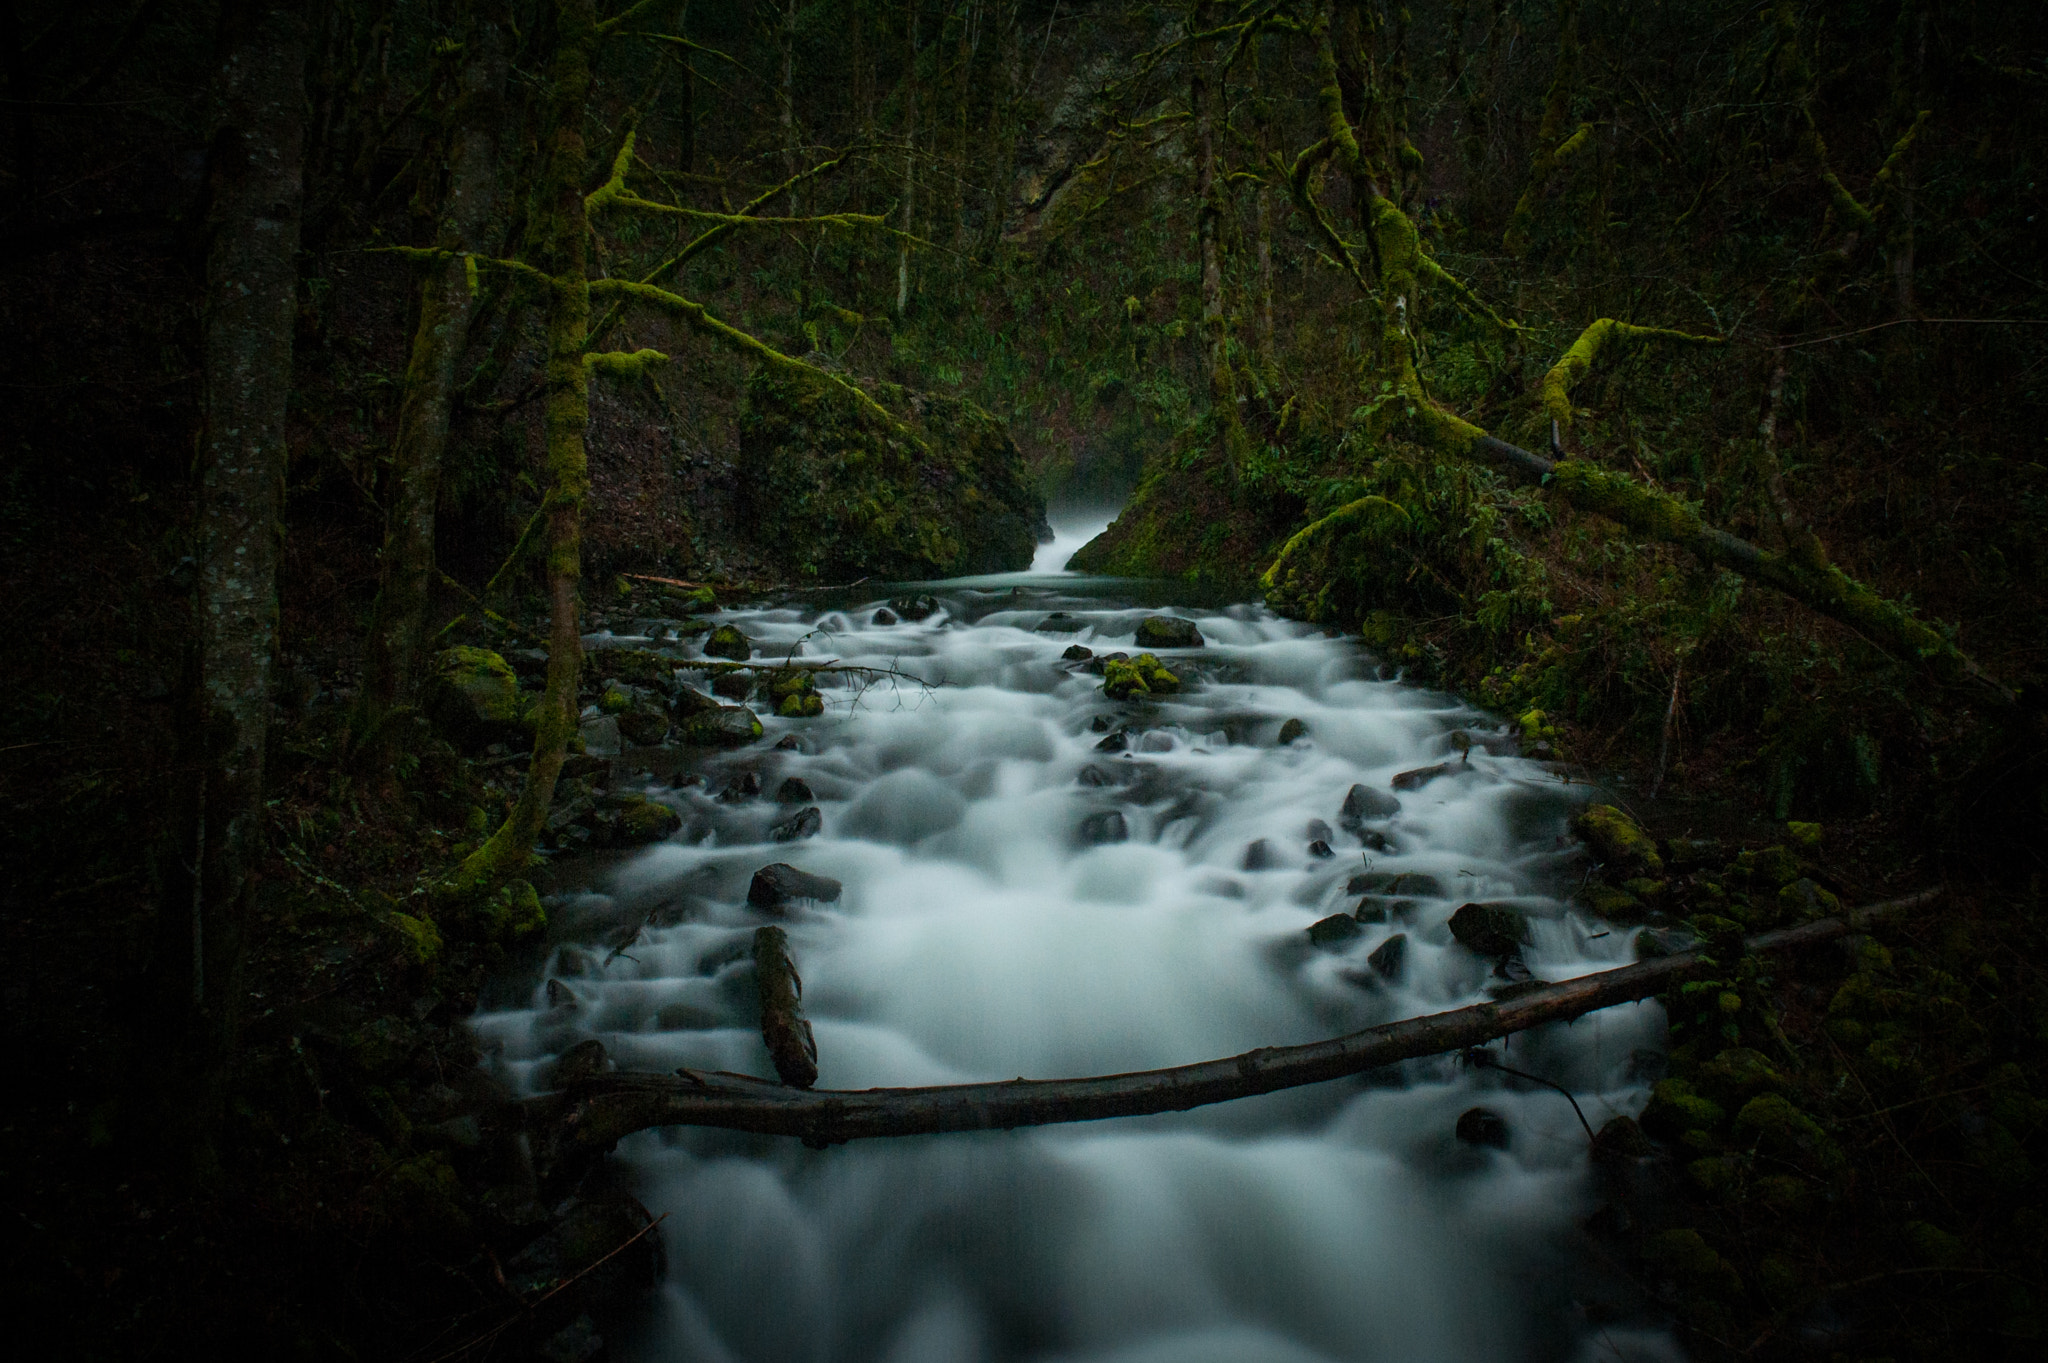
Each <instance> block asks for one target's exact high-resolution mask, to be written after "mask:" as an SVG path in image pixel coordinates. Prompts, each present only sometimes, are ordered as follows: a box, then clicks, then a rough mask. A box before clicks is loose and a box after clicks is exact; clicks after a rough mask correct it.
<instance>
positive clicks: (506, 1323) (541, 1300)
mask: <svg viewBox="0 0 2048 1363" xmlns="http://www.w3.org/2000/svg"><path fill="white" fill-rule="evenodd" d="M666 1220H668V1213H667V1212H663V1213H662V1214H661V1215H660V1216H657V1217H655V1218H654V1219H653V1220H652V1221H649V1222H648V1223H647V1224H646V1225H644V1226H642V1227H641V1228H640V1229H639V1230H636V1231H634V1232H633V1233H632V1234H631V1235H629V1236H627V1237H626V1238H625V1239H624V1240H621V1241H620V1242H619V1243H618V1245H617V1246H616V1247H615V1248H614V1249H612V1251H611V1252H610V1253H608V1254H606V1255H605V1256H604V1257H603V1258H602V1259H598V1260H596V1261H595V1262H593V1263H591V1264H588V1265H586V1266H585V1267H584V1268H582V1269H580V1270H579V1271H577V1272H576V1273H575V1274H574V1275H573V1276H571V1277H568V1278H564V1279H563V1280H562V1281H561V1282H558V1283H556V1284H555V1285H554V1286H553V1287H551V1288H549V1289H548V1290H547V1292H545V1293H544V1294H542V1295H541V1296H538V1297H535V1298H534V1299H533V1300H532V1301H522V1302H521V1303H520V1305H519V1309H518V1310H517V1311H515V1312H514V1313H513V1314H512V1315H510V1316H507V1317H506V1318H505V1319H504V1320H501V1321H499V1322H498V1323H497V1324H496V1325H493V1326H492V1327H491V1328H490V1329H488V1330H486V1331H484V1332H483V1333H482V1334H480V1335H478V1336H477V1337H476V1338H475V1339H472V1340H470V1341H469V1342H468V1343H467V1344H458V1345H456V1346H455V1347H454V1348H452V1349H450V1350H449V1351H448V1352H447V1353H444V1354H440V1355H438V1356H437V1357H435V1358H434V1359H433V1360H432V1363H447V1360H449V1359H451V1358H454V1357H456V1356H457V1355H458V1354H466V1353H468V1352H469V1351H470V1350H472V1349H476V1348H479V1347H481V1346H483V1345H486V1344H489V1343H490V1342H491V1341H492V1340H494V1339H496V1338H497V1337H498V1336H499V1335H502V1334H504V1333H505V1331H507V1330H509V1329H511V1328H512V1325H513V1323H514V1322H515V1321H517V1320H518V1319H519V1318H520V1317H521V1316H524V1315H528V1314H531V1313H532V1311H533V1310H534V1309H535V1308H536V1307H539V1306H542V1305H545V1304H546V1303H547V1302H548V1300H549V1299H550V1298H552V1297H554V1296H555V1295H556V1294H557V1293H560V1292H564V1291H567V1290H568V1289H569V1288H571V1287H574V1286H575V1285H576V1284H577V1283H579V1282H581V1281H582V1280H583V1279H584V1278H586V1277H588V1276H589V1275H590V1274H592V1273H595V1272H596V1271H597V1270H598V1269H600V1268H603V1267H604V1266H605V1264H607V1263H609V1262H610V1261H611V1260H612V1259H613V1258H615V1257H616V1256H618V1255H620V1254H622V1253H624V1252H625V1251H626V1250H627V1249H628V1248H630V1247H631V1246H632V1244H633V1243H634V1242H635V1241H636V1240H639V1239H640V1238H641V1237H642V1236H644V1235H646V1234H647V1232H649V1231H651V1230H653V1229H654V1228H655V1227H656V1226H658V1225H660V1224H661V1223H662V1222H664V1221H666ZM491 1266H492V1268H494V1269H495V1268H496V1267H497V1260H496V1258H495V1257H494V1258H493V1259H492V1263H491ZM498 1281H499V1282H501V1283H502V1282H504V1281H505V1279H504V1276H503V1275H502V1274H500V1275H499V1278H498Z"/></svg>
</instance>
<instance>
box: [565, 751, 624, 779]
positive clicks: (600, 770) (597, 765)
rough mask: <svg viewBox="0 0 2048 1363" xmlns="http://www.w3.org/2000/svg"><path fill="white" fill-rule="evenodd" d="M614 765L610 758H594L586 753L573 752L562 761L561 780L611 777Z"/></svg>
mask: <svg viewBox="0 0 2048 1363" xmlns="http://www.w3.org/2000/svg"><path fill="white" fill-rule="evenodd" d="M611 769H612V764H611V759H610V758H608V757H593V756H591V755H590V754H589V753H585V752H572V753H570V754H569V755H568V756H567V757H565V758H563V759H562V770H561V771H560V772H559V773H558V776H559V778H560V779H561V780H564V781H576V780H581V779H584V778H587V777H592V776H609V775H610V773H611Z"/></svg>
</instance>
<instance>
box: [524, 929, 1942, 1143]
mask: <svg viewBox="0 0 2048 1363" xmlns="http://www.w3.org/2000/svg"><path fill="white" fill-rule="evenodd" d="M1940 894H1941V891H1940V890H1938V889H1934V890H1924V891H1922V892H1920V893H1918V894H1913V895H1908V896H1906V897H1905V898H1903V899H1893V900H1889V901H1886V902H1884V903H1881V904H1873V905H1870V906H1869V907H1867V908H1863V909H1858V910H1855V911H1853V912H1851V913H1848V914H1844V915H1842V916H1841V917H1838V918H1823V919H1819V920H1817V921H1815V922H1811V923H1804V924H1801V925H1800V926H1798V927H1795V928H1785V929H1781V930H1779V931H1777V932H1766V933H1761V934H1759V935H1757V936H1754V937H1751V938H1749V939H1748V940H1747V941H1746V942H1745V944H1744V949H1745V950H1746V951H1748V952H1751V953H1759V954H1760V953H1769V952H1784V951H1793V950H1797V949H1799V948H1802V947H1809V946H1814V945H1817V944H1819V943H1822V942H1827V941H1830V940H1833V939H1834V938H1837V937H1843V936H1847V935H1848V934H1850V933H1853V932H1860V931H1862V930H1863V929H1865V928H1867V927H1869V926H1870V925H1871V924H1872V923H1873V922H1875V921H1876V920H1877V919H1878V918H1879V917H1881V916H1883V915H1885V914H1888V913H1895V912H1899V911H1901V910H1904V909H1909V908H1916V907H1918V906H1920V905H1922V904H1926V903H1929V902H1930V901H1932V900H1934V899H1935V898H1937V897H1938V896H1939V895H1940ZM1715 966H1716V963H1715V961H1714V960H1713V958H1712V957H1710V956H1709V955H1708V954H1707V952H1706V950H1705V949H1704V948H1697V949H1694V950H1692V951H1686V952H1680V953H1677V954H1674V955H1671V956H1664V957H1659V958H1657V959H1653V960H1648V961H1640V962H1638V963H1636V964H1634V965H1628V966H1622V967H1620V968H1618V969H1615V970H1603V971H1600V972H1598V973H1597V974H1592V975H1583V976H1581V977H1579V978H1578V979H1575V980H1565V981H1563V982H1561V983H1558V984H1553V985H1548V986H1545V987H1543V988H1541V989H1535V990H1531V991H1530V992H1528V993H1525V994H1521V995H1519V996H1517V997H1515V998H1512V999H1504V1000H1501V1001H1499V1002H1495V1003H1481V1004H1475V1005H1473V1006H1472V1007H1469V1008H1458V1009H1453V1010H1452V1011H1450V1012H1447V1013H1433V1014H1431V1015H1429V1016H1427V1017H1419V1018H1408V1019H1406V1020H1404V1021H1401V1022H1390V1023H1386V1024H1384V1025H1382V1026H1379V1027H1369V1028H1367V1029H1366V1030H1364V1031H1362V1032H1353V1033H1351V1034H1349V1035H1348V1036H1340V1037H1335V1038H1332V1039H1330V1040H1328V1041H1316V1042H1311V1043H1309V1044H1307V1045H1302V1046H1264V1047H1261V1048H1259V1049H1258V1050H1255V1051H1248V1052H1246V1053H1245V1054H1243V1055H1237V1056H1231V1057H1228V1058H1227V1059H1222V1060H1206V1061H1203V1062H1201V1063H1199V1064H1194V1065H1176V1066H1174V1067H1172V1068H1170V1069H1162V1070H1143V1071H1139V1072H1137V1073H1134V1074H1112V1075H1101V1076H1097V1077H1093V1078H1087V1079H1011V1080H1007V1081H1004V1082H1001V1083H982V1084H949V1085H943V1086H938V1087H930V1088H898V1089H886V1088H884V1089H861V1090H831V1089H826V1090H809V1091H806V1090H802V1089H796V1088H786V1087H784V1086H782V1085H780V1084H775V1083H771V1082H769V1081H768V1080H765V1079H756V1078H754V1077H753V1076H751V1075H744V1074H727V1073H715V1074H706V1073H701V1072H699V1071H696V1070H688V1069H685V1070H678V1071H677V1072H676V1073H675V1074H673V1075H667V1074H645V1073H633V1072H628V1071H614V1072H612V1073H610V1074H604V1075H598V1076H593V1077H590V1078H587V1079H583V1080H579V1081H578V1082H576V1083H574V1084H572V1085H571V1086H569V1087H568V1088H566V1089H565V1090H563V1091H562V1092H560V1093H553V1094H547V1095H544V1096H542V1097H539V1098H535V1099H531V1100H529V1102H528V1105H527V1129H528V1131H529V1133H530V1135H531V1136H532V1137H533V1150H534V1158H535V1163H536V1166H537V1168H541V1169H544V1170H547V1171H552V1170H557V1169H563V1168H567V1167H571V1166H574V1165H577V1164H580V1163H581V1162H582V1161H584V1160H587V1159H589V1158H593V1157H595V1156H597V1155H600V1154H602V1153H604V1152H605V1151H607V1150H609V1149H610V1148H611V1147H612V1146H613V1144H615V1143H616V1142H617V1141H619V1140H620V1139H621V1138H623V1137H625V1136H629V1135H631V1134H633V1133H634V1132H636V1131H644V1130H647V1129H648V1128H650V1127H659V1126H716V1127H724V1128H726V1129H729V1130H736V1131H753V1132H760V1133H763V1134H767V1135H777V1136H795V1137H798V1138H799V1139H801V1140H802V1141H803V1142H804V1144H806V1145H809V1146H813V1147H823V1146H827V1145H838V1144H842V1143H844V1142H846V1141H851V1140H858V1139H860V1138H863V1137H874V1136H919V1135H934V1134H938V1133H942V1132H956V1131H992V1130H1003V1131H1007V1130H1011V1129H1013V1128H1015V1127H1020V1126H1047V1125H1052V1124H1055V1123H1061V1122H1087V1121H1100V1120H1102V1119H1104V1118H1107V1117H1138V1116H1145V1115H1148V1114H1151V1113H1157V1112H1180V1111H1184V1110H1186V1109H1188V1108H1192V1107H1202V1106H1205V1105H1207V1104H1209V1103H1222V1102H1228V1101H1230V1100H1231V1099H1233V1098H1249V1097H1252V1096H1254V1095H1256V1094H1261V1093H1274V1092H1277V1091H1279V1090H1281V1089H1288V1088H1298V1087H1300V1086H1302V1085H1304V1084H1319V1083H1323V1082H1326V1081H1328V1080H1331V1079H1341V1078H1345V1077H1347V1076H1349V1075H1354V1074H1363V1073H1365V1072H1366V1071H1368V1070H1376V1069H1381V1068H1383V1067H1385V1066H1388V1065H1393V1064H1396V1063H1399V1062H1400V1061H1404V1060H1416V1059H1420V1058H1421V1057H1423V1056H1429V1055H1440V1054H1444V1053H1446V1052H1451V1051H1459V1050H1463V1049H1465V1048H1466V1047H1468V1046H1478V1045H1481V1044H1483V1043H1485V1042H1488V1041H1492V1040H1494V1039H1495V1038H1498V1037H1503V1036H1507V1035H1509V1034H1511V1033H1514V1032H1520V1031H1526V1030H1528V1029H1529V1028H1531V1027H1538V1026H1542V1025H1543V1024H1545V1023H1551V1022H1568V1021H1570V1020H1572V1019H1574V1018H1577V1017H1580V1016H1582V1015H1584V1014H1586V1013H1590V1012H1594V1011H1596V1010H1598V1009H1601V1008H1609V1007H1612V1006H1614V1005H1615V1004H1619V1003H1629V1002H1632V1001H1634V1000H1637V999H1643V998H1647V997H1649V996H1650V995H1652V994H1656V993H1658V992H1660V991H1662V990H1664V989H1666V988H1668V987H1670V986H1671V985H1674V984H1676V983H1678V982H1680V981H1682V980H1685V979H1687V978H1689V977H1691V976H1694V975H1698V974H1701V973H1704V972H1706V971H1709V970H1712V969H1714V968H1715Z"/></svg>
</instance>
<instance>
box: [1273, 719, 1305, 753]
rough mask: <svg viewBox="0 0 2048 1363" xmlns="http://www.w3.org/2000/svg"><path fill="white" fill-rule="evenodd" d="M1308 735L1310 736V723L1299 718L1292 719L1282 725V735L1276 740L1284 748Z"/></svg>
mask: <svg viewBox="0 0 2048 1363" xmlns="http://www.w3.org/2000/svg"><path fill="white" fill-rule="evenodd" d="M1306 737H1308V725H1306V724H1304V723H1303V722H1302V721H1300V720H1298V719H1290V720H1288V721H1287V722H1286V723H1285V724H1283V725H1281V726H1280V737H1279V738H1278V739H1277V740H1276V741H1277V742H1278V743H1279V744H1280V746H1281V747H1283V748H1284V747H1286V746H1288V745H1289V744H1290V743H1294V742H1296V741H1298V740H1300V739H1303V738H1306Z"/></svg>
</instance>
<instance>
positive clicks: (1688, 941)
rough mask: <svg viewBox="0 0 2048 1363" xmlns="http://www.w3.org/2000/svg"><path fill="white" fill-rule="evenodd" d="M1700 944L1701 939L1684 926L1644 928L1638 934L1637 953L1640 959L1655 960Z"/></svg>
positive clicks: (1688, 949) (1637, 957)
mask: <svg viewBox="0 0 2048 1363" xmlns="http://www.w3.org/2000/svg"><path fill="white" fill-rule="evenodd" d="M1698 945H1699V939H1697V938H1696V937H1694V936H1693V935H1692V934H1691V933H1690V932H1687V931H1686V930H1685V929H1684V928H1644V929H1643V930H1642V931H1641V932H1639V933H1637V934H1636V941H1635V955H1636V959H1637V960H1638V961H1654V960H1657V959H1659V958H1660V957H1664V956H1676V955H1677V954H1678V953H1679V952H1681V951H1691V950H1692V949H1693V948H1694V947H1695V946H1698Z"/></svg>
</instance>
